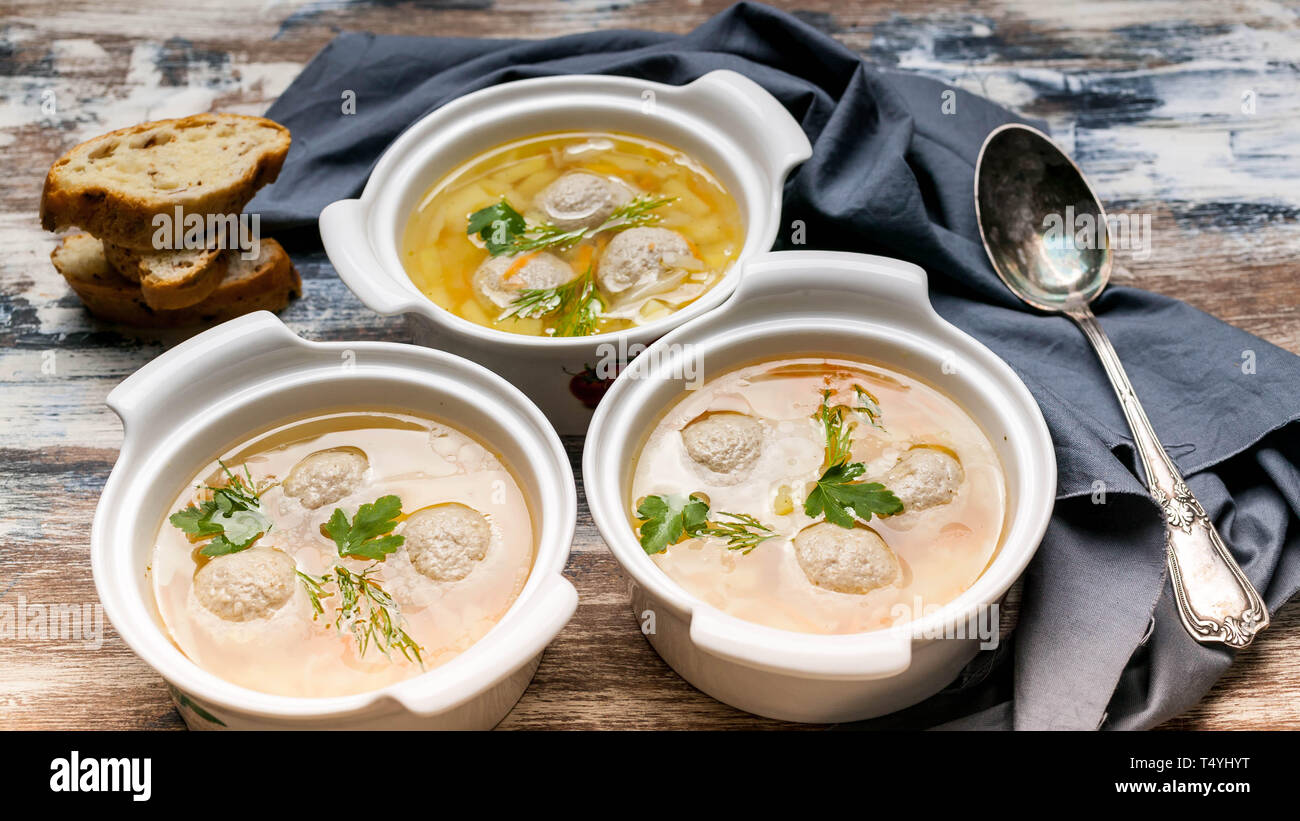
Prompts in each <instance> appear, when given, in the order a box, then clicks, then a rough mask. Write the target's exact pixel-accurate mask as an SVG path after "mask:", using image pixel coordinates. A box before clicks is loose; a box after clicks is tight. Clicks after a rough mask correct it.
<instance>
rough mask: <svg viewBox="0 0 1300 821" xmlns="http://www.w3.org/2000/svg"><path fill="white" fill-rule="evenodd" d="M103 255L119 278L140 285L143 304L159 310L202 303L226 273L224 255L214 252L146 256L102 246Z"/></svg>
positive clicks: (201, 250) (161, 253)
mask: <svg viewBox="0 0 1300 821" xmlns="http://www.w3.org/2000/svg"><path fill="white" fill-rule="evenodd" d="M104 255H105V256H106V257H107V258H108V264H109V265H112V266H113V267H114V268H116V269H117V272H118V273H119V274H121V275H122V276H124V277H126V278H127V279H129V280H131V281H133V282H138V283H140V293H141V295H142V296H144V301H145V302H147V303H149V307H150V308H157V309H159V310H171V309H174V308H188V307H189V306H191V305H196V304H198V303H200V302H202V301H203V300H205V299H207V298H208V296H209V295H210V294H211V293H212V292H213V291H215V290H216V289H217V285H218V284H219V283H220V282H221V278H222V277H223V276H224V275H225V273H226V259H227V257H226V254H225V253H223V252H222V251H221V250H219V249H216V248H213V249H200V250H197V251H186V250H181V251H156V252H146V251H137V250H135V249H134V248H127V247H126V246H125V245H114V244H113V243H111V242H105V243H104Z"/></svg>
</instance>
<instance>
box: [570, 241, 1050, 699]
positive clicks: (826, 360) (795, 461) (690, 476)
mask: <svg viewBox="0 0 1300 821" xmlns="http://www.w3.org/2000/svg"><path fill="white" fill-rule="evenodd" d="M583 475H584V477H585V486H586V488H587V500H588V503H589V505H590V507H591V512H592V516H593V518H594V519H595V522H596V524H597V526H598V527H599V529H600V532H601V535H602V536H603V537H604V539H605V541H606V543H607V544H608V545H609V547H610V549H611V550H612V551H613V553H614V555H615V557H616V558H617V559H618V561H619V563H620V564H621V565H622V568H623V570H624V572H625V573H626V575H627V576H628V577H629V579H630V582H631V594H632V606H633V611H634V614H635V616H636V618H637V620H638V622H639V623H640V626H641V629H642V631H643V633H645V635H646V637H647V639H648V640H649V641H650V643H651V644H652V645H653V646H654V648H655V649H656V650H657V651H658V652H659V654H660V655H661V656H662V657H663V658H664V660H665V661H667V662H668V664H669V665H670V666H672V667H673V669H674V670H676V671H677V672H678V673H679V674H680V675H681V676H682V677H683V678H685V679H686V680H687V681H689V682H691V683H692V684H694V685H695V686H696V687H698V688H699V689H701V690H703V691H704V692H706V693H708V694H710V695H712V696H714V697H715V698H717V699H719V700H720V701H723V702H726V703H727V704H731V705H733V706H735V707H739V708H740V709H743V710H747V711H749V712H752V713H756V714H759V715H763V716H768V717H772V718H778V719H784V720H790V721H804V722H839V721H852V720H857V719H864V718H870V717H874V716H878V715H882V714H884V713H888V712H892V711H894V710H899V709H902V708H904V707H907V706H909V705H911V704H914V703H916V702H918V701H921V700H922V699H924V698H926V697H928V696H930V695H932V694H934V693H935V692H937V691H939V690H940V689H941V688H942V687H944V686H945V685H946V684H948V683H949V682H950V681H952V680H953V679H954V678H955V677H956V676H957V675H958V673H959V672H960V671H961V669H962V667H963V666H965V665H966V664H967V663H969V662H970V661H971V659H972V658H973V657H974V655H975V654H976V652H978V650H979V649H980V647H981V646H983V647H985V648H988V647H991V646H994V645H996V642H997V641H998V640H999V637H1000V630H1001V629H1002V627H1003V625H1002V623H1001V619H1000V618H999V614H998V604H999V602H1000V601H1001V600H1002V598H1003V596H1004V595H1005V594H1006V593H1007V591H1008V590H1009V589H1010V587H1011V585H1012V584H1013V583H1014V582H1015V580H1016V579H1017V578H1018V577H1019V575H1020V573H1021V572H1022V571H1023V570H1024V568H1025V567H1026V565H1027V564H1028V562H1029V560H1030V558H1031V557H1032V556H1033V554H1034V551H1035V550H1036V549H1037V547H1038V544H1039V541H1040V540H1041V538H1042V535H1043V532H1044V530H1045V529H1046V526H1047V522H1048V518H1049V516H1050V514H1051V510H1052V505H1053V501H1054V495H1055V486H1056V469H1055V457H1054V454H1053V450H1052V441H1051V438H1050V437H1049V435H1048V432H1047V426H1046V423H1045V422H1044V421H1043V417H1042V414H1041V413H1040V411H1039V409H1038V406H1037V405H1036V404H1035V402H1034V400H1033V398H1032V396H1030V394H1029V391H1028V390H1027V389H1026V388H1025V386H1024V384H1023V383H1022V382H1021V381H1020V380H1019V379H1018V378H1017V377H1016V375H1015V374H1014V373H1013V372H1012V370H1011V369H1010V367H1008V366H1007V365H1006V363H1004V362H1003V361H1002V360H1000V359H999V358H998V357H997V356H996V355H994V354H993V353H992V352H990V351H989V350H988V349H987V348H985V347H984V346H983V345H981V344H980V343H979V342H977V341H976V340H974V339H973V338H971V337H970V336H968V335H967V334H965V333H963V332H962V331H960V330H958V329H957V328H955V327H953V326H952V325H950V324H949V323H947V322H946V321H944V320H943V319H942V318H940V317H939V315H938V314H937V313H935V311H934V309H933V308H932V307H931V305H930V301H929V297H928V294H927V292H926V278H925V273H924V271H922V270H921V269H920V268H918V267H917V266H915V265H912V264H910V263H904V262H900V261H897V260H891V259H885V258H882V257H871V256H863V255H857V254H845V253H832V252H816V251H798V252H775V253H770V254H765V255H760V256H758V257H755V258H753V259H752V260H750V261H748V262H746V263H745V265H744V266H743V275H742V278H741V283H740V285H739V287H738V288H737V290H736V292H735V293H734V294H733V295H732V297H731V299H730V300H728V302H726V303H725V304H724V305H723V306H721V307H720V308H718V309H717V310H716V311H714V312H712V313H710V314H708V315H707V316H704V317H701V318H699V319H697V320H694V321H692V322H690V323H687V324H686V325H683V326H682V327H681V328H679V329H677V330H676V331H673V332H672V333H670V334H668V335H667V336H665V337H663V338H662V339H660V340H659V341H658V342H656V343H655V344H654V345H652V346H651V347H650V348H649V349H648V350H647V351H646V352H645V353H644V354H642V355H641V356H640V357H638V358H637V359H636V360H635V361H634V362H633V363H632V365H631V366H630V367H629V368H628V369H627V370H626V371H625V372H624V373H623V375H622V376H620V378H619V380H618V381H617V382H616V383H615V385H614V386H613V388H612V389H611V390H610V392H609V394H608V395H607V397H606V399H605V401H604V402H602V403H601V406H600V408H599V409H598V410H597V412H596V415H595V417H594V419H593V420H592V424H591V428H590V431H589V433H588V438H587V443H586V448H585V451H584V453H583Z"/></svg>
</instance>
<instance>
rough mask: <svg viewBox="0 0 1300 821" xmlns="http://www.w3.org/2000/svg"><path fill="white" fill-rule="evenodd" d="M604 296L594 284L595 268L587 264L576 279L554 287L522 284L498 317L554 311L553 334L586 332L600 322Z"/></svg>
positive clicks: (591, 332) (575, 334) (572, 334)
mask: <svg viewBox="0 0 1300 821" xmlns="http://www.w3.org/2000/svg"><path fill="white" fill-rule="evenodd" d="M604 311H605V300H604V299H603V298H602V297H601V295H600V291H599V290H598V289H597V288H596V278H595V271H594V269H593V268H592V267H591V266H587V270H586V272H585V273H584V274H583V275H582V276H580V277H578V278H577V279H574V280H571V281H569V282H566V283H564V284H563V285H557V286H555V287H554V288H525V289H523V290H522V291H520V292H519V296H517V297H515V300H514V302H512V303H510V306H509V307H507V308H506V309H505V311H503V312H502V313H501V315H500V316H498V317H497V320H498V321H500V320H502V319H508V318H510V317H512V316H513V317H518V318H519V319H532V318H537V317H543V316H550V315H552V314H555V315H556V319H555V325H554V327H555V335H556V336H588V335H590V334H593V333H595V332H596V330H597V328H599V326H600V317H601V314H603V313H604Z"/></svg>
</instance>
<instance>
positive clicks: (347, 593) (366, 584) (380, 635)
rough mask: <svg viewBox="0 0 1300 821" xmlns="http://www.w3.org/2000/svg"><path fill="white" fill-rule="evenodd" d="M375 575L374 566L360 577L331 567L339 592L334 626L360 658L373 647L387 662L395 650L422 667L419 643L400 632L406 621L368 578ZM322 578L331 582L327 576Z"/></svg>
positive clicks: (403, 631) (404, 632)
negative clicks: (352, 640)
mask: <svg viewBox="0 0 1300 821" xmlns="http://www.w3.org/2000/svg"><path fill="white" fill-rule="evenodd" d="M374 571H375V565H373V564H372V565H370V566H369V567H367V568H366V569H365V570H363V571H361V572H360V573H354V572H352V571H351V570H348V569H347V568H346V567H344V566H343V565H335V566H334V579H333V580H334V582H335V584H337V586H338V589H339V608H338V610H337V611H336V613H335V616H334V626H335V627H336V628H338V630H339V631H340V632H342V631H343V630H345V629H346V630H347V631H348V632H350V633H351V634H352V636H353V638H355V639H356V640H357V648H358V651H359V652H360V654H361V655H363V656H364V655H365V654H366V650H367V649H369V648H370V645H372V644H373V645H374V646H375V647H377V648H379V652H381V653H383V654H384V655H385V656H386V657H388V658H390V659H391V658H392V656H391V653H392V651H393V650H394V649H396V650H398V651H400V652H401V654H402V655H403V656H405V657H406V660H407V661H415V662H417V663H418V664H419V665H420V666H421V667H423V666H424V659H423V658H421V656H420V645H419V643H417V642H416V641H415V639H413V638H411V636H410V634H409V633H407V632H406V631H405V630H404V629H402V625H403V624H405V621H406V620H405V619H404V618H403V617H402V613H401V610H400V609H399V608H398V606H397V602H395V601H393V597H392V596H390V595H388V591H386V590H384V588H383V587H382V586H381V585H380V584H379V582H377V581H375V580H374V579H373V578H371V574H372V573H373V572H374ZM322 578H323V579H324V580H326V581H328V580H330V576H328V575H327V576H324V577H322Z"/></svg>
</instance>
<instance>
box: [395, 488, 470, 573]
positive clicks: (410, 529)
mask: <svg viewBox="0 0 1300 821" xmlns="http://www.w3.org/2000/svg"><path fill="white" fill-rule="evenodd" d="M402 535H403V536H405V537H406V542H405V546H406V552H407V554H408V555H409V556H410V557H411V564H412V565H414V566H415V569H416V570H418V571H419V572H420V573H422V574H424V575H425V576H427V577H429V578H430V579H433V580H434V581H439V582H458V581H460V580H461V579H463V578H465V577H466V576H468V575H469V574H470V573H472V572H473V571H474V568H475V567H476V566H478V563H479V562H481V561H483V556H484V555H486V554H487V549H488V545H489V543H490V542H491V541H492V528H491V527H490V526H489V525H488V522H487V519H486V518H484V517H483V514H482V513H479V512H478V511H477V510H474V509H473V508H471V507H466V506H465V505H459V504H446V505H438V506H436V507H430V508H426V509H424V510H420V511H417V512H416V513H414V514H412V515H411V518H409V519H407V520H406V524H405V525H404V526H403V528H402Z"/></svg>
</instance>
